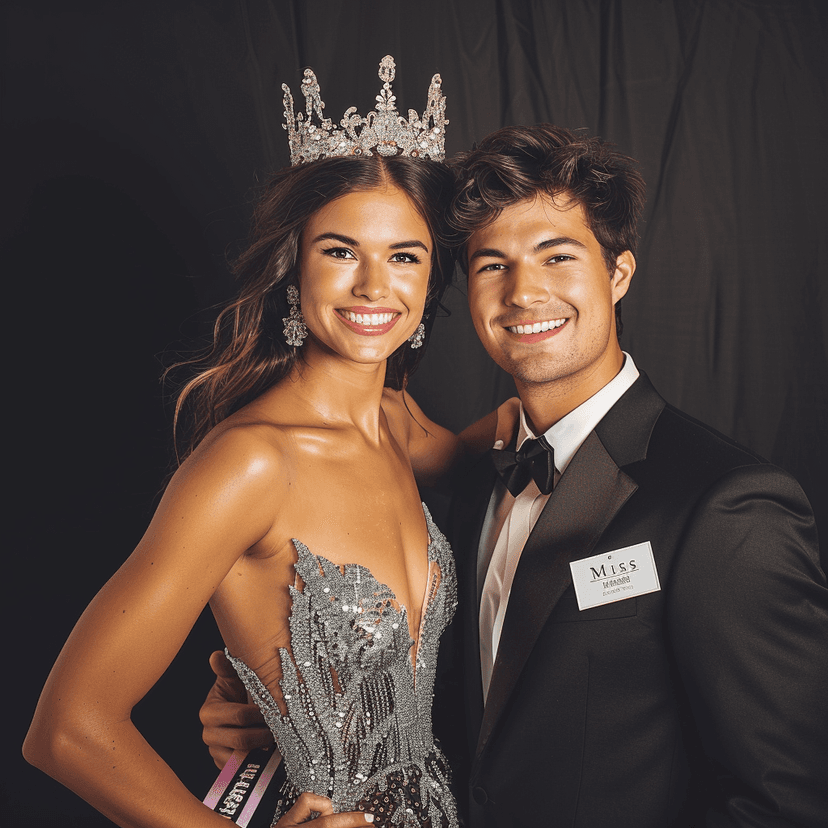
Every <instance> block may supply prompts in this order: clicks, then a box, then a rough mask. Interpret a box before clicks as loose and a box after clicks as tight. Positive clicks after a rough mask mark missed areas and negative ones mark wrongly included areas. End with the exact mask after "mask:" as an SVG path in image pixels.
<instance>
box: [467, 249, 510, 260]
mask: <svg viewBox="0 0 828 828" xmlns="http://www.w3.org/2000/svg"><path fill="white" fill-rule="evenodd" d="M505 258H506V254H505V253H504V252H503V251H502V250H498V249H497V248H495V247H481V248H480V249H479V250H475V251H474V253H472V254H471V256H469V261H470V262H473V261H474V260H475V259H505Z"/></svg>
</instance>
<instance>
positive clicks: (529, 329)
mask: <svg viewBox="0 0 828 828" xmlns="http://www.w3.org/2000/svg"><path fill="white" fill-rule="evenodd" d="M564 322H566V319H549V320H544V321H543V322H533V323H532V324H531V325H512V326H510V327H509V328H508V330H509V331H511V332H512V333H515V334H532V333H543V332H544V331H548V330H551V329H552V328H560V327H561V325H563V323H564Z"/></svg>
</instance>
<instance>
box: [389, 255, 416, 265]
mask: <svg viewBox="0 0 828 828" xmlns="http://www.w3.org/2000/svg"><path fill="white" fill-rule="evenodd" d="M391 261H392V262H402V263H406V264H419V263H420V257H419V256H417V255H416V253H395V254H394V255H393V256H392V257H391Z"/></svg>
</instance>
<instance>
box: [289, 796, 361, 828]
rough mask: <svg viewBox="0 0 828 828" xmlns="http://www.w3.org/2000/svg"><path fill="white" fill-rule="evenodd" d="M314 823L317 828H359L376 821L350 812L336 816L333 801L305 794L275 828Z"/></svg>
mask: <svg viewBox="0 0 828 828" xmlns="http://www.w3.org/2000/svg"><path fill="white" fill-rule="evenodd" d="M311 821H312V822H313V824H314V826H315V828H359V827H360V826H362V825H366V824H370V823H372V822H373V821H374V815H373V814H366V813H364V812H363V811H349V812H348V813H347V814H335V813H334V810H333V805H332V804H331V800H330V799H327V798H326V797H324V796H317V795H316V794H312V793H307V792H306V793H303V794H302V795H301V796H300V797H299V799H297V800H296V804H295V805H294V806H293V807H292V808H291V809H290V810H289V811H288V812H287V813H286V814H285V815H284V816H283V817H282V818H281V819H280V820H279V821H278V822H277V823H276V826H275V828H293V826H295V825H302V824H304V823H308V822H311Z"/></svg>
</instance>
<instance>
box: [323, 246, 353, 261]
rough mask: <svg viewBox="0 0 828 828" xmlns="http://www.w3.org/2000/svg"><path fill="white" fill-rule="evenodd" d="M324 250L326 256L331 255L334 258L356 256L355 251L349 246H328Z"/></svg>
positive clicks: (351, 257)
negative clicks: (349, 248)
mask: <svg viewBox="0 0 828 828" xmlns="http://www.w3.org/2000/svg"><path fill="white" fill-rule="evenodd" d="M322 252H323V253H324V254H325V255H326V256H330V257H331V258H332V259H353V258H355V256H354V254H353V252H352V251H350V250H348V248H347V247H326V248H325V249H324V250H323V251H322Z"/></svg>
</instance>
